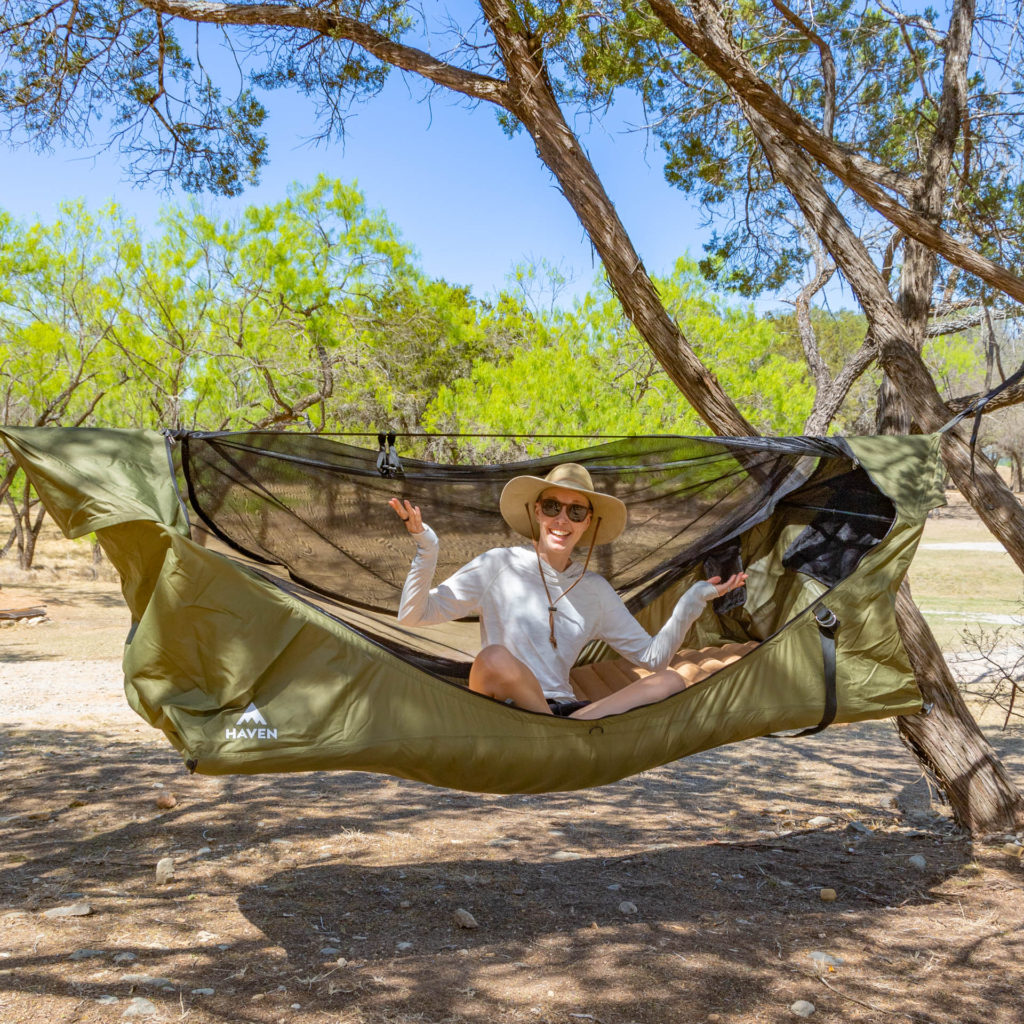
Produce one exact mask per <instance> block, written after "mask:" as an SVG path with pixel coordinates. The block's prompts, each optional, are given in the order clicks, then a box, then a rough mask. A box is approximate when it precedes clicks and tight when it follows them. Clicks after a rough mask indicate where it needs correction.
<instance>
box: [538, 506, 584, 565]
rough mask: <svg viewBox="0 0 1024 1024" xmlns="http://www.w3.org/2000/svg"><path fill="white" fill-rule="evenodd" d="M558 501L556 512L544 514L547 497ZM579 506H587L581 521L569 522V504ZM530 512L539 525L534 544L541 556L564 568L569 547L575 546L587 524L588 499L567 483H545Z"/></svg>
mask: <svg viewBox="0 0 1024 1024" xmlns="http://www.w3.org/2000/svg"><path fill="white" fill-rule="evenodd" d="M549 499H551V500H554V501H557V502H558V514H557V515H554V516H549V515H546V514H545V512H544V508H543V505H544V503H545V501H547V500H549ZM573 505H576V506H582V507H583V508H585V509H587V510H588V511H587V515H586V516H585V517H584V518H583V520H582V522H578V523H576V522H573V520H572V519H571V518H570V516H569V513H568V508H569V507H570V506H573ZM533 510H534V514H535V515H536V517H537V525H538V527H539V531H538V538H537V548H538V550H539V551H540V553H541V555H542V556H547V558H546V560H547V561H548V562H550V563H551V564H552V565H555V567H556V568H564V563H566V562H568V560H569V556H570V555H571V554H572V550H573V548H574V547H576V545H577V543H578V542H579V539H580V537H582V536H583V534H584V533H586V532H587V528H588V527H589V526H590V520H591V517H592V513H591V512H590V511H589V510H590V499H589V498H588V497H587V496H586V495H585V494H580V492H579V491H572V490H570V489H569V488H567V487H548V488H547V489H545V490H544V491H542V492H541V495H540V497H539V498H538V499H537V501H536V502H535V503H534V506H533Z"/></svg>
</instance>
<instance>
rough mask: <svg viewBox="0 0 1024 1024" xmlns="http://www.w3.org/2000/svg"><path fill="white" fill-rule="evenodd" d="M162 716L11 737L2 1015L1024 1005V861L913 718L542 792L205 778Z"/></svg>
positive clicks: (653, 1012) (304, 1016) (440, 1015)
mask: <svg viewBox="0 0 1024 1024" xmlns="http://www.w3.org/2000/svg"><path fill="white" fill-rule="evenodd" d="M137 728H138V729H139V731H138V732H137V733H131V734H127V735H125V734H121V735H112V734H108V733H105V732H84V731H78V732H73V731H64V730H52V731H46V730H31V731H29V730H23V731H15V730H12V731H9V732H7V733H6V734H4V735H3V736H2V737H0V778H2V782H3V788H2V794H3V796H2V803H0V1020H4V1021H5V1022H6V1021H12V1022H15V1021H16V1022H20V1021H22V1020H25V1021H29V1020H36V1019H40V1020H41V1019H44V1018H45V1019H49V1018H50V1017H53V1016H54V1015H55V1014H56V1013H57V1012H58V1011H59V1013H61V1014H65V1015H66V1014H69V1013H71V1011H72V1010H74V1014H75V1016H74V1017H73V1018H71V1017H69V1018H68V1019H76V1020H80V1021H92V1020H96V1021H99V1020H119V1019H120V1018H121V1014H122V1013H123V1012H124V1010H125V1009H126V1008H127V1007H128V1005H129V1004H128V1003H127V1002H126V1001H127V1000H129V999H130V998H132V997H138V996H144V997H146V998H147V999H149V1000H151V1001H152V1003H153V1004H154V1007H155V1008H156V1010H157V1011H158V1012H161V1013H163V1014H164V1015H165V1016H167V1017H169V1018H170V1017H173V1018H174V1019H178V1018H179V1017H180V1016H181V1014H182V1013H183V1012H185V1011H188V1015H189V1016H188V1019H189V1020H190V1021H192V1022H193V1024H195V1022H198V1024H203V1022H224V1024H227V1022H235V1021H252V1022H257V1021H259V1022H263V1021H275V1022H276V1021H278V1020H282V1019H286V1020H288V1021H289V1022H296V1024H307V1022H309V1024H312V1022H313V1021H316V1022H322V1021H331V1022H333V1021H344V1022H345V1024H348V1022H349V1021H352V1022H356V1021H361V1022H368V1024H369V1022H373V1024H376V1022H378V1021H379V1022H383V1021H386V1020H387V1021H395V1022H398V1021H410V1022H411V1021H412V1020H417V1021H424V1022H430V1021H462V1020H466V1021H470V1020H471V1021H479V1020H498V1021H506V1020H507V1021H520V1020H542V1021H543V1020H547V1021H558V1022H564V1024H572V1022H576V1021H580V1020H597V1021H601V1022H604V1024H626V1022H629V1021H637V1022H640V1021H644V1022H646V1021H651V1022H664V1021H669V1020H671V1021H673V1022H688V1021H694V1022H696V1021H705V1020H707V1016H708V1014H709V1013H719V1014H721V1015H722V1016H723V1020H728V1021H730V1022H739V1021H748V1020H749V1021H754V1020H759V1021H775V1020H778V1021H782V1020H791V1019H793V1017H792V1013H791V1012H790V1010H789V1006H790V1004H792V1003H793V1002H794V1001H795V1000H797V999H808V1000H811V1001H813V1002H814V1003H815V1004H816V1006H817V1008H818V1009H817V1012H816V1017H815V1019H818V1020H825V1021H840V1020H842V1021H881V1020H883V1019H885V1020H888V1019H891V1018H892V1015H893V1014H896V1015H899V1016H903V1017H904V1018H906V1017H908V1016H909V1017H910V1018H911V1019H914V1020H929V1021H935V1022H950V1024H951V1022H954V1021H955V1022H957V1024H968V1022H978V1024H981V1022H984V1024H1019V1019H1020V1018H1019V999H1018V996H1017V994H1016V992H1015V991H1014V989H1015V988H1016V989H1017V990H1018V991H1019V984H1020V982H1021V970H1020V967H1019V966H1018V964H1019V962H1020V960H1021V955H1022V953H1024V943H1022V938H1024V931H1022V927H1024V898H1022V896H1021V880H1022V878H1024V872H1022V870H1021V867H1020V865H1019V864H1018V863H1016V862H1011V861H1010V859H1009V858H1007V857H1006V856H1005V855H1002V856H1001V855H1000V853H999V850H998V848H996V847H991V848H990V847H979V846H975V845H973V844H972V843H971V842H969V841H968V840H967V839H966V838H965V837H963V836H962V835H959V834H958V833H957V832H956V830H955V829H953V828H952V826H951V824H950V822H949V820H948V818H945V817H943V816H942V815H941V814H936V812H935V810H934V809H932V808H931V807H929V806H928V802H927V799H925V800H924V801H921V799H920V792H919V791H920V788H921V787H920V775H919V772H918V770H917V768H916V766H915V765H914V764H913V763H912V762H910V761H909V759H908V757H907V755H905V754H904V752H903V751H902V748H901V747H900V746H899V744H898V743H897V742H896V741H895V739H894V736H893V731H892V728H891V726H889V725H884V724H878V723H875V724H868V725H863V726H857V727H849V728H843V729H835V730H830V731H829V732H827V733H825V734H823V735H822V736H820V737H816V738H814V739H813V740H810V741H804V742H801V743H800V744H792V743H786V742H781V741H769V740H762V741H753V742H749V743H746V744H743V745H741V746H737V747H732V748H726V749H723V750H717V751H712V752H709V753H706V754H703V755H698V756H696V757H692V758H689V759H688V760H687V761H685V762H681V763H679V764H676V765H673V766H669V767H667V768H664V769H659V770H658V771H655V772H650V773H647V774H645V775H643V776H640V777H637V778H635V779H630V780H625V781H623V782H620V783H617V784H615V785H613V786H608V787H605V788H602V789H599V790H592V791H588V792H584V793H568V794H554V795H550V796H527V797H509V796H501V797H491V796H480V795H474V794H463V793H454V792H448V791H441V790H437V789H433V788H431V787H428V786H424V785H420V784H416V783H408V782H404V781H400V780H394V779H390V778H387V777H379V776H369V775H362V774H355V773H348V774H344V773H339V774H334V775H328V774H322V773H314V774H308V775H295V776H261V777H246V776H236V777H231V778H201V777H195V776H188V775H187V774H186V773H185V772H184V769H183V768H182V767H181V765H180V762H179V760H178V757H177V755H176V754H175V753H174V752H173V751H171V750H169V749H168V748H167V747H166V746H165V745H163V742H162V739H161V738H160V737H159V736H158V734H155V733H154V732H153V731H152V730H149V729H146V728H145V727H144V726H141V725H140V726H138V727H137ZM1010 739H1012V738H1008V742H1009V741H1010ZM1017 744H1018V746H1019V737H1018V738H1017ZM908 794H911V795H915V799H916V800H917V803H916V804H915V805H914V806H913V807H911V808H910V809H909V811H908V813H910V814H912V815H914V816H915V817H914V820H913V821H910V820H908V817H907V814H905V813H901V812H900V811H899V810H898V809H897V804H898V803H899V802H901V801H902V802H903V803H904V805H906V800H907V796H908ZM161 797H163V798H164V802H165V803H167V802H169V799H170V798H171V797H173V798H174V800H175V804H174V806H173V807H171V808H169V809H161V808H160V807H158V806H157V803H156V801H157V799H158V798H161ZM905 809H906V806H905ZM821 817H825V818H828V819H829V820H828V821H820V820H817V821H816V819H817V818H821ZM165 857H170V858H172V859H173V860H174V875H173V877H172V878H171V879H170V880H169V881H168V882H167V883H166V884H158V883H157V881H156V879H155V869H156V865H157V863H158V861H160V860H161V859H163V858H165ZM917 858H922V860H918V859H917ZM825 888H831V889H834V890H835V892H836V899H835V901H834V902H825V901H823V900H822V898H821V890H822V889H825ZM76 902H84V903H87V904H88V905H89V907H90V909H91V913H90V914H89V915H88V916H83V917H74V918H66V919H51V918H47V917H46V916H44V915H45V911H46V910H48V909H52V908H55V907H59V906H67V905H70V904H72V903H76ZM460 910H461V911H465V912H468V914H470V915H471V916H472V919H473V921H475V922H476V924H477V927H475V928H472V927H470V928H466V927H463V926H462V924H464V923H469V922H468V919H467V918H466V917H465V916H464V915H461V919H462V923H460V919H459V917H460V915H457V913H456V912H457V911H460ZM123 953H130V954H131V955H132V957H134V959H133V960H131V961H130V962H128V963H124V964H117V963H115V962H114V957H115V956H116V955H117V954H123ZM812 954H815V955H812ZM133 979H134V980H133ZM194 990H212V993H211V994H203V992H202V991H201V992H196V991H194ZM101 997H107V998H108V999H112V998H116V999H117V1000H118V1002H117V1004H114V1003H109V1004H101V1003H98V1002H96V1000H98V999H100V998H101ZM296 1006H297V1007H298V1009H295V1007H296ZM19 1014H20V1015H21V1016H19ZM1015 1014H1016V1016H1014V1015H1015Z"/></svg>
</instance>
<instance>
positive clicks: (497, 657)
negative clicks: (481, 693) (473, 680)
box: [473, 644, 524, 678]
mask: <svg viewBox="0 0 1024 1024" xmlns="http://www.w3.org/2000/svg"><path fill="white" fill-rule="evenodd" d="M523 668H524V666H523V663H522V662H521V661H520V660H519V659H518V658H517V657H516V656H515V655H514V654H513V653H512V652H511V651H510V650H509V649H508V648H507V647H503V646H502V645H501V644H489V645H488V646H487V647H484V648H482V649H481V651H480V653H479V654H478V655H477V656H476V657H475V658H474V659H473V670H474V672H483V673H485V674H486V675H488V676H501V677H503V678H512V677H515V676H516V675H518V674H519V673H520V672H521V670H522V669H523Z"/></svg>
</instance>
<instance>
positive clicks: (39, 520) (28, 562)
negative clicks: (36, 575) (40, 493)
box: [21, 488, 46, 570]
mask: <svg viewBox="0 0 1024 1024" xmlns="http://www.w3.org/2000/svg"><path fill="white" fill-rule="evenodd" d="M38 501H39V499H38V498H37V499H36V501H35V502H29V500H28V491H27V488H26V495H25V522H26V524H27V526H28V529H26V530H25V552H24V555H23V557H22V566H21V567H22V569H26V570H27V569H31V568H32V562H33V561H34V559H35V557H36V543H37V542H38V540H39V534H40V532H41V531H42V529H43V523H44V522H45V520H46V509H45V508H43V507H42V505H40V506H39V511H38V512H37V513H36V519H35V522H32V507H33V505H35V504H38Z"/></svg>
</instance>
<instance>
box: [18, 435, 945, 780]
mask: <svg viewBox="0 0 1024 1024" xmlns="http://www.w3.org/2000/svg"><path fill="white" fill-rule="evenodd" d="M0 439H2V440H3V441H4V442H5V443H6V445H7V447H8V448H9V450H10V451H11V452H12V453H13V455H14V457H15V459H16V460H17V462H18V464H19V465H20V467H21V468H22V469H23V470H24V471H25V472H26V474H27V475H28V477H29V479H30V480H31V482H32V484H33V486H34V487H35V488H36V490H37V491H38V493H39V494H40V496H41V497H42V500H43V502H44V503H45V505H46V508H47V510H48V511H49V512H50V514H51V515H52V516H53V518H54V519H55V521H56V522H57V524H58V525H59V526H60V528H61V529H62V530H63V531H64V533H65V534H66V535H67V536H68V537H80V536H83V535H86V534H89V533H94V532H95V533H96V535H97V536H98V538H99V541H100V543H101V544H102V546H103V549H104V551H105V553H106V554H107V556H108V557H109V559H110V561H111V562H112V563H113V565H114V566H115V567H116V569H117V571H118V572H119V573H120V575H121V579H122V586H123V592H124V596H125V599H126V601H127V603H128V606H129V608H130V610H131V613H132V626H131V631H130V633H129V635H128V638H127V641H126V644H125V651H124V672H125V689H126V693H127V697H128V701H129V703H130V704H131V706H132V707H133V708H134V709H135V710H136V711H137V712H138V713H139V714H140V715H141V716H142V717H143V718H144V719H146V721H147V722H149V723H150V724H152V725H153V726H155V727H156V728H158V729H161V730H163V732H164V733H165V734H166V735H167V737H168V739H169V740H170V742H171V743H172V744H173V745H174V746H175V748H177V749H178V750H179V751H180V752H181V754H182V755H183V757H184V759H185V762H186V764H187V765H188V767H189V768H190V770H192V771H197V772H201V773H206V774H226V773H255V772H279V771H304V770H319V769H355V770H363V771H373V772H383V773H387V774H391V775H397V776H401V777H405V778H410V779H416V780H420V781H423V782H428V783H432V784H435V785H440V786H447V787H451V788H457V789H465V790H472V791H483V792H495V793H535V792H545V791H557V790H568V789H580V788H585V787H589V786H596V785H601V784H604V783H608V782H612V781H615V780H616V779H620V778H623V777H625V776H627V775H631V774H633V773H636V772H639V771H643V770H644V769H647V768H651V767H654V766H656V765H660V764H665V763H667V762H669V761H674V760H676V759H678V758H681V757H684V756H686V755H688V754H692V753H695V752H697V751H700V750H704V749H708V748H710V747H714V746H718V745H721V744H724V743H729V742H733V741H737V740H742V739H746V738H750V737H755V736H761V735H765V734H767V733H772V732H777V731H780V730H793V729H813V727H816V726H819V725H822V724H824V723H826V722H827V721H829V720H835V721H837V722H851V721H859V720H864V719H871V718H882V717H887V716H892V715H902V714H912V713H915V712H917V711H919V710H920V707H921V697H920V694H919V692H918V690H917V687H916V685H915V683H914V680H913V676H912V674H911V671H910V667H909V664H908V660H907V656H906V652H905V651H904V649H903V646H902V643H901V641H900V639H899V635H898V633H897V629H896V623H895V617H894V598H895V592H896V589H897V587H898V585H899V583H900V581H901V579H902V578H903V575H904V573H905V572H906V569H907V566H908V564H909V562H910V559H911V556H912V554H913V551H914V549H915V547H916V544H917V541H918V539H919V537H920V533H921V529H922V526H923V522H924V519H925V516H926V515H927V513H928V510H929V509H931V508H934V507H935V506H937V505H940V504H942V502H943V492H942V487H941V481H942V472H941V468H940V464H939V461H938V457H937V451H938V438H937V437H934V436H931V437H928V436H911V437H852V438H849V439H845V440H840V439H828V440H825V439H816V438H782V439H762V438H742V439H723V438H683V437H659V438H643V439H637V438H631V439H623V440H618V441H613V442H611V443H605V444H599V445H596V446H594V447H589V448H586V449H584V450H581V451H573V452H571V453H568V454H564V455H559V456H555V457H549V458H543V459H535V460H530V461H527V462H520V463H516V464H510V465H500V466H488V467H470V466H443V465H438V464H435V463H431V462H427V461H422V460H414V459H407V458H403V459H402V463H403V464H402V466H401V469H400V471H398V472H397V473H395V472H394V471H391V470H388V467H387V465H384V466H383V469H384V471H387V472H393V473H394V475H391V476H385V475H382V472H381V470H380V469H379V468H378V465H377V463H378V453H377V452H376V451H371V450H368V449H363V448H358V447H355V446H353V445H350V444H347V443H342V442H341V441H339V440H336V439H332V438H329V437H324V436H320V435H300V434H286V433H218V434H203V433H181V432H178V433H176V434H171V435H167V436H164V435H161V434H159V433H156V432H150V431H127V430H126V431H121V430H100V429H80V428H75V429H34V428H29V429H22V428H0ZM569 460H571V461H575V462H580V463H582V464H583V465H585V466H586V467H587V469H588V470H589V471H590V473H591V474H592V476H593V477H594V480H595V485H596V486H597V488H598V489H600V490H605V491H608V492H610V493H612V494H615V495H616V496H617V497H619V498H620V499H622V500H623V501H624V502H625V503H626V505H627V508H628V509H629V526H628V527H627V530H626V533H625V534H624V536H623V537H622V538H620V539H619V540H618V541H616V542H615V543H613V544H610V545H606V546H598V547H597V548H595V551H594V558H593V561H592V567H593V568H594V569H595V570H596V571H598V572H600V573H601V574H602V575H604V576H605V577H606V578H607V579H608V580H609V581H610V582H611V583H612V584H613V586H614V587H615V588H616V590H617V591H618V592H619V593H620V594H621V595H622V597H623V599H624V600H625V601H626V603H627V605H628V606H629V607H630V609H631V610H632V611H634V613H635V614H636V615H637V617H638V618H639V619H640V621H641V622H642V623H643V624H644V626H645V627H646V628H647V629H649V630H655V629H657V628H658V627H659V626H660V624H661V622H662V621H663V620H664V618H665V617H666V615H667V614H668V612H669V611H670V610H671V608H672V606H673V604H674V602H675V600H676V598H677V597H678V595H679V594H680V593H681V592H682V591H683V590H685V589H686V588H687V587H688V586H690V584H691V583H692V582H693V581H694V580H696V579H700V578H704V577H705V576H708V575H714V574H716V573H729V572H732V571H735V570H736V569H738V568H739V567H740V566H742V567H743V568H744V569H745V571H746V572H747V573H748V574H749V578H748V581H747V585H746V588H745V593H744V592H742V591H737V592H734V593H733V594H729V595H726V597H725V598H722V599H720V600H719V601H717V602H714V604H713V605H709V606H708V608H707V610H706V611H705V613H704V615H703V616H702V617H701V618H700V619H699V620H698V621H697V623H696V624H695V625H694V626H693V628H692V629H691V632H690V635H688V637H687V642H686V646H688V647H704V646H710V645H717V644H722V643H727V642H735V641H749V640H758V641H762V642H761V644H760V646H758V647H757V648H756V649H755V650H754V651H753V652H752V653H751V654H749V655H747V656H746V657H744V658H743V659H742V660H740V661H738V662H735V663H734V664H732V665H729V666H727V667H726V668H724V669H722V670H721V671H719V672H717V673H715V674H714V675H712V676H710V677H708V678H707V679H705V680H703V681H701V682H699V683H697V684H696V685H694V686H692V687H690V688H689V689H687V690H685V691H684V692H682V693H679V694H677V695H675V696H673V697H671V698H669V699H667V700H664V701H661V702H659V703H656V704H651V705H647V706H645V707H641V708H637V709H634V710H633V711H630V712H628V713H626V714H623V715H617V716H614V717H608V718H604V719H600V720H597V721H576V720H573V719H560V718H553V717H549V716H545V715H538V714H534V713H531V712H527V711H523V710H520V709H516V708H512V707H507V706H505V705H502V704H499V703H498V702H496V701H493V700H490V699H489V698H486V697H482V696H479V695H477V694H474V693H472V692H470V691H469V690H467V689H466V688H465V685H464V684H465V678H466V676H467V674H468V667H469V664H470V662H471V660H472V657H473V655H474V653H475V651H476V647H477V644H478V642H479V640H478V625H477V624H476V623H475V622H457V623H452V624H450V625H449V626H447V627H433V628H431V629H424V630H416V629H409V628H404V627H402V626H400V625H399V624H398V623H397V621H396V615H395V613H396V609H397V606H398V600H399V595H400V592H401V587H402V583H403V581H404V579H405V576H406V573H407V572H408V567H409V563H410V559H411V555H412V543H411V541H410V540H409V539H408V537H406V536H405V533H404V528H403V527H402V524H401V523H400V522H399V521H398V519H397V517H395V516H394V514H393V513H392V512H391V510H390V509H388V508H387V505H386V502H387V499H388V498H389V497H391V496H392V495H400V496H403V497H408V498H409V499H410V500H412V501H413V502H414V503H416V504H418V505H420V506H422V508H423V509H424V517H425V518H426V519H427V521H429V522H432V523H433V524H434V525H435V526H436V527H437V529H438V532H439V534H440V535H441V542H442V551H441V560H440V563H439V566H438V571H437V574H436V577H435V579H436V580H441V579H443V578H444V577H445V576H446V575H447V574H449V573H450V572H452V571H454V569H456V568H457V567H458V566H459V565H461V564H463V563H464V562H466V561H467V560H469V559H470V558H471V557H473V556H474V555H475V554H477V553H479V552H481V551H483V550H485V549H487V548H489V547H492V546H495V545H498V544H509V543H521V538H518V537H516V536H515V535H513V534H512V533H511V532H510V531H509V530H508V528H507V527H506V526H505V524H504V522H503V520H502V519H501V517H500V515H499V513H498V495H499V493H500V491H501V488H502V487H503V485H504V484H505V482H506V481H507V480H508V479H510V478H511V477H513V476H518V475H521V474H524V473H530V474H533V475H538V476H542V475H544V474H545V473H546V472H547V471H548V470H549V469H550V468H551V467H552V466H553V465H554V464H556V463H558V462H562V461H569ZM381 461H383V462H385V463H386V462H388V461H389V460H388V459H383V460H381ZM833 620H835V621H833ZM830 648H834V653H833V651H832V650H830ZM610 656H612V654H611V652H609V651H606V650H603V649H602V647H601V645H599V644H595V645H592V646H591V648H589V649H588V650H587V651H585V652H584V655H583V656H582V657H581V661H587V662H591V663H594V664H595V665H598V666H600V665H603V664H605V663H606V661H605V660H606V659H607V658H609V657H610ZM833 659H834V664H833V665H831V666H830V664H829V662H830V660H833ZM830 669H831V674H832V675H833V676H834V679H835V696H834V700H833V704H834V708H828V707H827V704H828V697H827V687H826V680H827V677H828V676H829V674H830ZM591 675H592V676H593V677H594V679H596V680H597V682H594V683H592V685H593V686H597V687H600V686H602V685H604V686H607V685H608V684H607V683H606V682H604V683H602V682H601V677H600V675H599V674H594V673H591ZM605 692H607V691H605ZM599 695H600V692H595V693H592V694H591V696H599Z"/></svg>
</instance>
